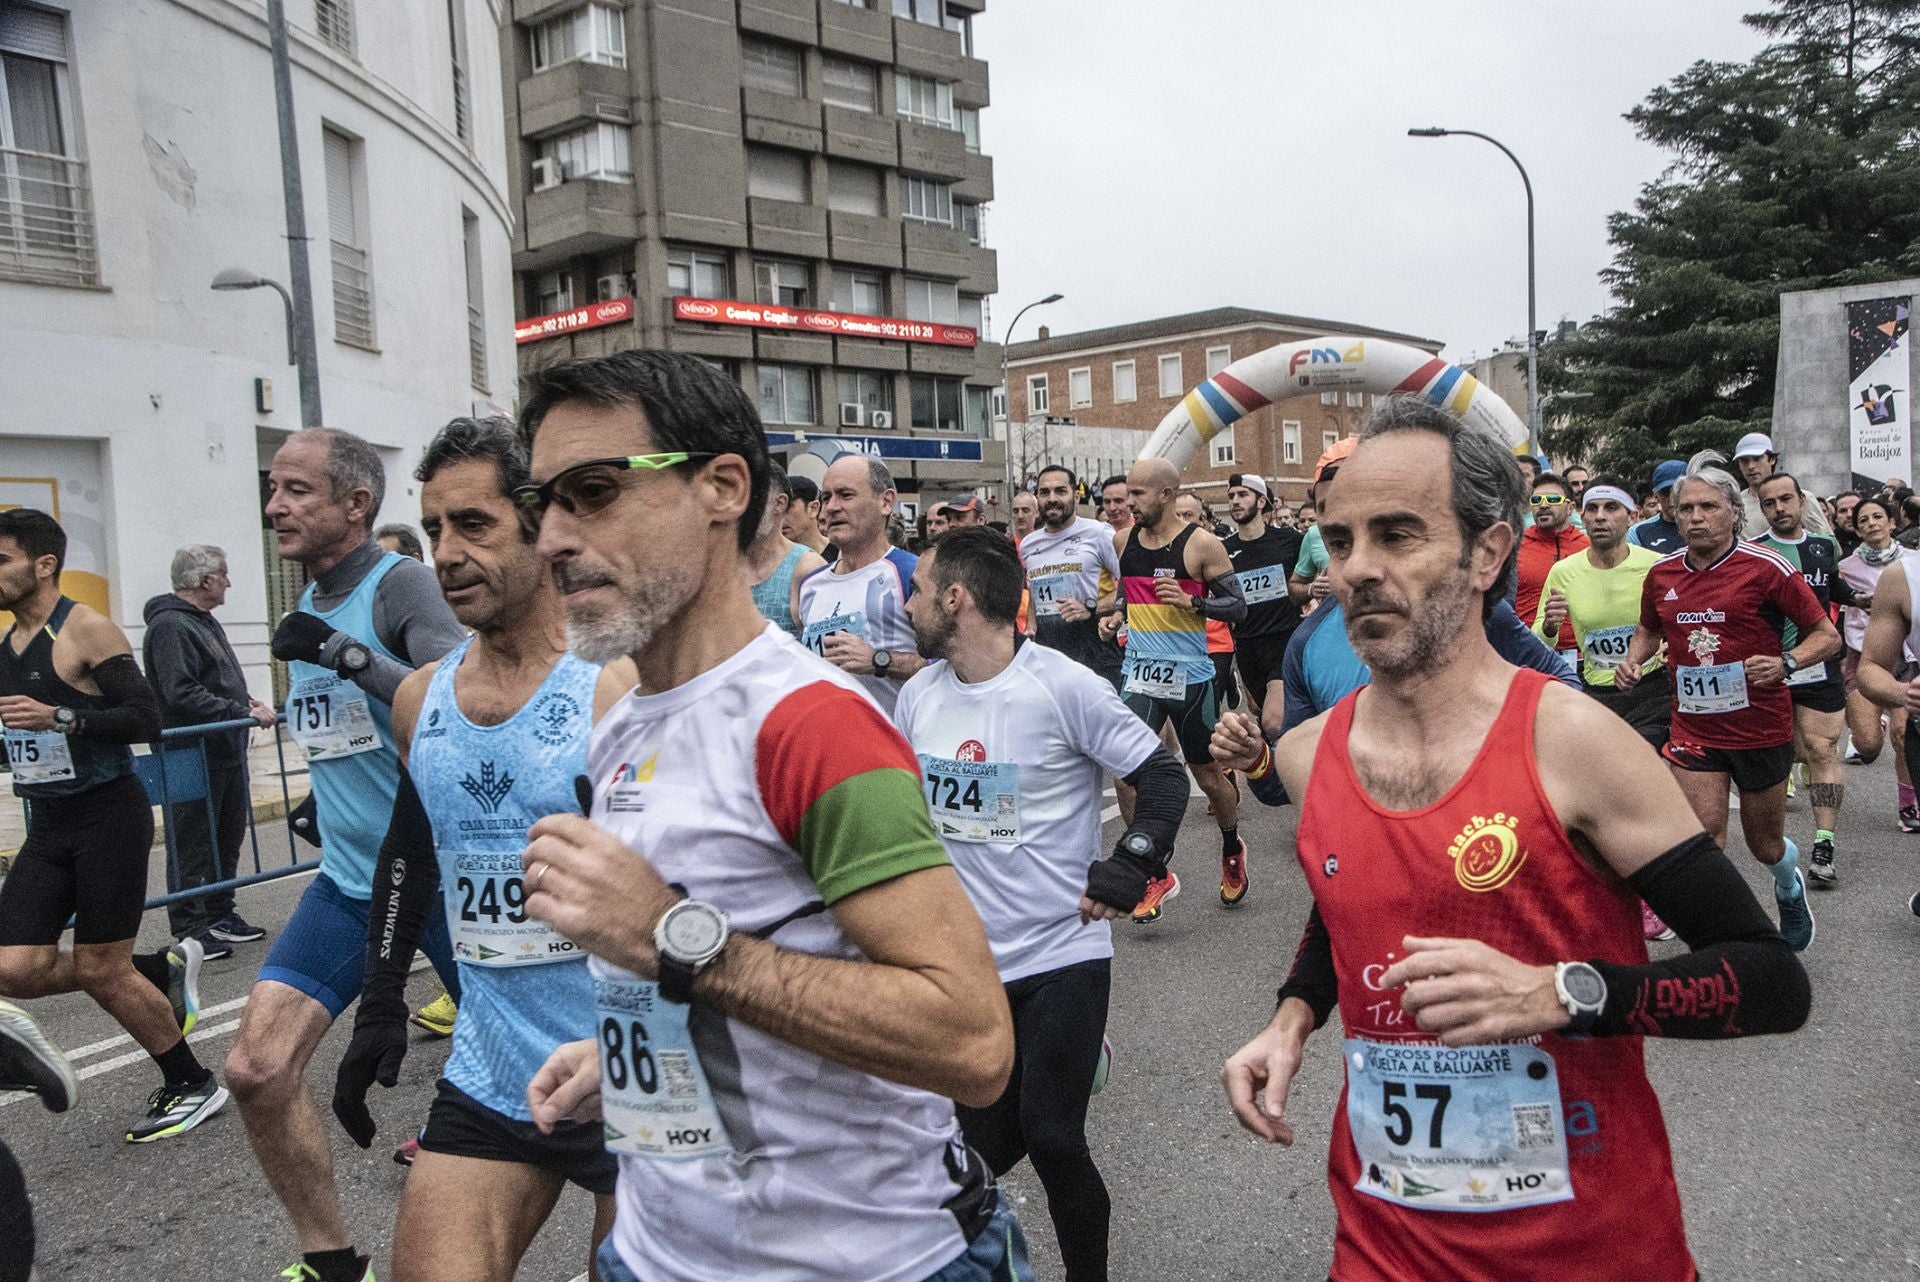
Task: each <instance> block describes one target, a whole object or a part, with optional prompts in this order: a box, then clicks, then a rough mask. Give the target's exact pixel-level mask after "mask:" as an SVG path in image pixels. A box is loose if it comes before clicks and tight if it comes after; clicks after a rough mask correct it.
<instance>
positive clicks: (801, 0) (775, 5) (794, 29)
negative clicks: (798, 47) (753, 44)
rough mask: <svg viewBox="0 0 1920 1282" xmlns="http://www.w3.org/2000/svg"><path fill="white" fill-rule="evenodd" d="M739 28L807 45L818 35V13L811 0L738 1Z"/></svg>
mask: <svg viewBox="0 0 1920 1282" xmlns="http://www.w3.org/2000/svg"><path fill="white" fill-rule="evenodd" d="M728 7H729V8H731V6H728ZM740 29H741V30H742V31H752V32H755V33H757V34H759V35H763V36H773V37H774V38H775V39H778V40H791V41H793V42H794V43H795V44H803V45H810V44H813V43H814V42H815V41H816V40H817V39H818V38H819V34H820V27H819V15H818V14H817V13H816V12H815V9H814V0H741V5H740Z"/></svg>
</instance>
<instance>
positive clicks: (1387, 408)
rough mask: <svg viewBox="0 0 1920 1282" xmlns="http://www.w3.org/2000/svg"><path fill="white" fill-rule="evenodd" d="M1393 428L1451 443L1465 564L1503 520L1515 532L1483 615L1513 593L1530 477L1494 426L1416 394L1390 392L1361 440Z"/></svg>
mask: <svg viewBox="0 0 1920 1282" xmlns="http://www.w3.org/2000/svg"><path fill="white" fill-rule="evenodd" d="M1394 432H1431V433H1433V434H1434V435H1435V436H1438V437H1441V438H1443V439H1444V440H1445V441H1446V442H1447V449H1448V453H1449V454H1450V455H1451V456H1452V464H1453V494H1452V504H1453V517H1454V520H1455V521H1457V522H1458V523H1459V526H1460V542H1461V550H1460V557H1461V561H1460V564H1461V565H1463V566H1464V565H1466V564H1468V562H1469V560H1470V558H1471V557H1472V555H1473V545H1474V543H1475V541H1476V540H1478V539H1479V537H1480V535H1481V534H1483V533H1485V532H1486V531H1487V530H1490V529H1492V528H1493V527H1494V526H1496V525H1501V524H1504V525H1506V526H1507V527H1508V528H1509V529H1511V530H1512V531H1513V533H1514V544H1513V550H1512V551H1511V552H1508V553H1507V561H1506V564H1505V565H1503V566H1502V567H1501V568H1500V575H1499V577H1498V578H1496V579H1495V580H1494V581H1493V586H1492V587H1491V588H1489V589H1488V590H1487V594H1486V596H1485V598H1484V599H1483V600H1482V602H1481V612H1482V615H1483V616H1484V615H1486V614H1490V613H1491V612H1492V611H1493V607H1494V603H1495V602H1497V601H1503V600H1505V599H1506V598H1507V597H1509V596H1511V595H1512V594H1513V588H1514V582H1515V579H1516V577H1517V575H1518V557H1519V550H1520V540H1519V534H1520V529H1521V525H1520V518H1521V515H1522V514H1523V513H1524V512H1525V511H1526V501H1527V500H1526V492H1527V480H1526V477H1524V476H1522V475H1521V473H1520V464H1519V461H1518V460H1517V459H1516V458H1515V457H1514V454H1513V452H1512V451H1511V450H1510V449H1508V448H1507V445H1506V442H1504V441H1502V440H1501V439H1500V438H1499V437H1498V436H1496V435H1495V434H1494V433H1493V431H1492V430H1491V429H1488V428H1484V427H1480V426H1478V425H1475V424H1470V423H1466V422H1463V421H1461V420H1460V419H1459V418H1457V417H1455V416H1454V415H1453V414H1450V413H1448V412H1447V411H1446V410H1444V409H1441V408H1440V407H1439V406H1437V405H1433V404H1430V403H1429V402H1427V401H1424V400H1421V399H1420V398H1419V397H1417V396H1389V397H1388V398H1387V399H1386V400H1384V401H1381V402H1379V403H1378V404H1377V405H1376V406H1375V408H1374V411H1373V414H1372V416H1371V417H1369V418H1368V420H1367V425H1366V426H1365V427H1363V428H1361V429H1360V439H1361V440H1362V441H1370V440H1373V439H1374V438H1376V437H1381V436H1387V435H1390V434H1391V433H1394Z"/></svg>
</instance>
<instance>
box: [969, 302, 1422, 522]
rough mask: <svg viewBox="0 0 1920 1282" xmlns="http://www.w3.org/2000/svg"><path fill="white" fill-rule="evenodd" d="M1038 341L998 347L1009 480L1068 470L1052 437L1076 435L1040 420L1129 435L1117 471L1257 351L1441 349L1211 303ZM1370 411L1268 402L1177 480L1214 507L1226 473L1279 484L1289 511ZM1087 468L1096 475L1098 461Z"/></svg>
mask: <svg viewBox="0 0 1920 1282" xmlns="http://www.w3.org/2000/svg"><path fill="white" fill-rule="evenodd" d="M1040 333H1041V337H1039V338H1038V339H1035V340H1033V341H1031V342H1025V343H1014V344H1012V345H1011V346H1009V347H1008V349H1007V380H1008V383H1009V387H1008V389H1007V394H1008V398H1009V404H1008V408H1009V410H1010V412H1011V413H1010V418H1011V422H1012V425H1013V426H1012V430H1011V431H1010V432H1009V434H1008V435H1009V437H1010V443H1009V446H1008V448H1009V450H1010V451H1011V452H1012V455H1013V461H1014V471H1015V474H1016V477H1020V476H1032V475H1033V474H1034V473H1035V472H1037V471H1038V470H1039V468H1040V466H1041V464H1042V463H1044V462H1048V461H1056V460H1057V461H1061V462H1067V463H1068V464H1069V466H1074V464H1073V463H1072V461H1071V459H1070V458H1069V457H1068V456H1067V454H1066V453H1064V452H1063V451H1062V449H1061V448H1058V447H1056V440H1058V441H1060V442H1061V443H1064V442H1066V441H1067V440H1070V439H1071V438H1070V437H1067V436H1066V435H1065V433H1066V432H1069V431H1072V430H1073V429H1063V427H1062V426H1061V425H1057V424H1056V425H1052V426H1046V425H1045V419H1046V418H1048V417H1052V418H1055V419H1060V418H1071V419H1073V420H1074V428H1077V429H1079V430H1082V431H1084V430H1086V429H1089V428H1092V429H1101V430H1103V436H1104V438H1105V439H1108V440H1111V439H1114V436H1115V431H1114V430H1115V429H1117V430H1118V431H1119V432H1122V433H1128V434H1133V435H1135V436H1137V440H1134V441H1133V445H1132V448H1131V449H1130V450H1127V451H1126V452H1125V453H1124V455H1123V456H1122V460H1121V461H1122V464H1123V465H1124V460H1126V459H1131V458H1133V457H1134V456H1135V455H1137V454H1138V452H1139V448H1140V446H1143V445H1145V444H1146V441H1147V438H1148V436H1150V435H1151V434H1152V432H1153V429H1154V428H1156V427H1158V426H1160V420H1161V419H1163V418H1165V417H1166V415H1167V413H1168V411H1170V410H1172V409H1173V408H1174V407H1176V406H1177V405H1179V403H1180V400H1181V398H1182V397H1184V396H1186V394H1187V393H1188V391H1190V390H1191V389H1192V388H1193V386H1194V385H1195V384H1196V383H1199V382H1200V381H1201V380H1202V379H1204V378H1206V377H1207V376H1209V375H1211V374H1214V373H1217V372H1219V371H1220V370H1221V369H1224V368H1225V367H1226V366H1228V365H1230V364H1232V363H1233V362H1234V361H1236V360H1239V359H1240V358H1241V357H1243V356H1248V355H1251V354H1252V353H1254V352H1257V351H1260V350H1262V349H1264V348H1268V347H1276V346H1278V345H1280V344H1282V343H1292V342H1298V341H1300V340H1302V339H1308V338H1318V337H1320V336H1321V335H1324V334H1353V335H1357V336H1359V337H1361V338H1383V339H1387V340H1389V341H1391V342H1396V343H1405V344H1407V345H1408V346H1410V347H1418V348H1421V349H1422V350H1425V351H1429V352H1433V353H1436V354H1437V353H1438V352H1439V350H1440V347H1441V344H1440V341H1439V340H1438V339H1432V338H1420V337H1417V336H1415V335H1412V334H1398V333H1395V332H1393V331H1391V330H1383V329H1374V328H1372V327H1370V326H1365V325H1352V324H1347V323H1345V322H1342V321H1328V320H1314V319H1311V318H1309V317H1304V316H1286V315H1282V314H1280V313H1278V312H1263V311H1256V310H1254V309H1252V308H1246V307H1216V308H1213V309H1211V310H1208V311H1204V312H1189V313H1187V314H1185V315H1182V316H1165V317H1161V318H1160V319H1158V320H1149V321H1139V322H1136V323H1134V324H1131V325H1115V326H1111V327H1109V328H1106V329H1095V330H1087V331H1085V332H1084V333H1079V334H1061V335H1058V336H1055V335H1050V334H1048V333H1047V331H1046V330H1044V329H1042V330H1041V331H1040ZM1369 403H1370V398H1369V396H1368V395H1367V394H1366V393H1364V392H1352V391H1346V392H1320V393H1315V394H1312V395H1308V396H1294V397H1289V398H1287V399H1285V400H1281V401H1276V402H1274V403H1273V404H1272V405H1269V406H1267V407H1266V408H1264V409H1260V410H1255V411H1254V412H1253V413H1251V414H1248V415H1247V416H1246V417H1245V418H1242V419H1241V420H1240V421H1239V422H1237V423H1235V424H1234V425H1233V426H1232V427H1231V428H1229V429H1227V430H1226V431H1224V432H1222V433H1220V435H1218V436H1216V437H1214V439H1213V440H1212V441H1211V442H1210V443H1209V444H1208V447H1207V449H1206V451H1205V452H1204V453H1203V454H1196V455H1195V456H1194V458H1193V459H1192V460H1191V461H1190V462H1189V463H1188V464H1187V467H1186V470H1185V472H1184V473H1183V475H1182V478H1181V479H1182V482H1183V484H1184V485H1185V487H1186V488H1188V489H1191V490H1195V491H1197V492H1198V493H1199V494H1200V495H1201V496H1202V497H1203V498H1205V499H1207V500H1208V501H1209V502H1219V501H1220V500H1223V499H1224V498H1225V497H1226V492H1227V477H1228V476H1230V475H1232V474H1233V473H1235V472H1257V473H1259V474H1260V475H1261V476H1264V477H1267V478H1268V479H1270V480H1277V481H1278V482H1280V486H1279V492H1280V494H1281V495H1282V496H1284V497H1285V499H1286V501H1287V502H1289V503H1298V502H1299V501H1300V500H1301V499H1303V498H1305V497H1306V492H1307V486H1308V485H1309V484H1310V483H1311V481H1312V476H1311V472H1312V469H1313V465H1314V461H1315V460H1316V459H1318V458H1319V457H1320V454H1321V452H1322V451H1323V450H1325V449H1326V448H1327V446H1329V445H1331V444H1332V443H1333V442H1334V441H1337V440H1339V439H1340V438H1341V437H1343V436H1348V435H1351V434H1352V433H1353V432H1354V431H1356V430H1358V428H1359V426H1360V423H1361V421H1362V420H1363V418H1364V417H1365V415H1366V413H1367V407H1368V404H1369ZM1120 439H1122V440H1126V439H1129V438H1128V437H1124V436H1123V437H1121V438H1120ZM1088 461H1089V462H1091V463H1094V464H1095V465H1096V466H1098V467H1100V468H1102V469H1104V467H1105V463H1104V462H1103V461H1101V460H1088ZM1115 470H1119V469H1117V468H1116V469H1115ZM1092 479H1096V480H1097V479H1098V477H1097V476H1096V477H1094V478H1092Z"/></svg>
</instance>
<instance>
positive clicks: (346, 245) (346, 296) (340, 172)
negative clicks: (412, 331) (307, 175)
mask: <svg viewBox="0 0 1920 1282" xmlns="http://www.w3.org/2000/svg"><path fill="white" fill-rule="evenodd" d="M320 149H321V153H322V161H323V165H324V168H325V170H326V175H327V238H328V240H329V241H331V242H332V250H333V336H334V338H335V339H337V340H338V341H340V342H342V343H351V344H353V345H354V346H355V347H372V346H373V337H374V336H373V269H372V266H371V264H370V263H369V261H368V258H367V208H366V200H367V175H366V169H365V165H366V151H365V148H364V146H363V144H362V143H360V141H359V140H357V139H353V138H349V137H347V136H346V135H345V134H342V133H336V132H334V131H333V130H331V129H323V130H322V131H321V133H320Z"/></svg>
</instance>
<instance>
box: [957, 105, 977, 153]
mask: <svg viewBox="0 0 1920 1282" xmlns="http://www.w3.org/2000/svg"><path fill="white" fill-rule="evenodd" d="M958 110H959V113H960V132H961V133H963V134H965V135H966V138H967V151H968V152H970V153H971V154H973V155H975V156H977V155H979V154H980V108H978V107H961V108H959V109H958Z"/></svg>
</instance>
